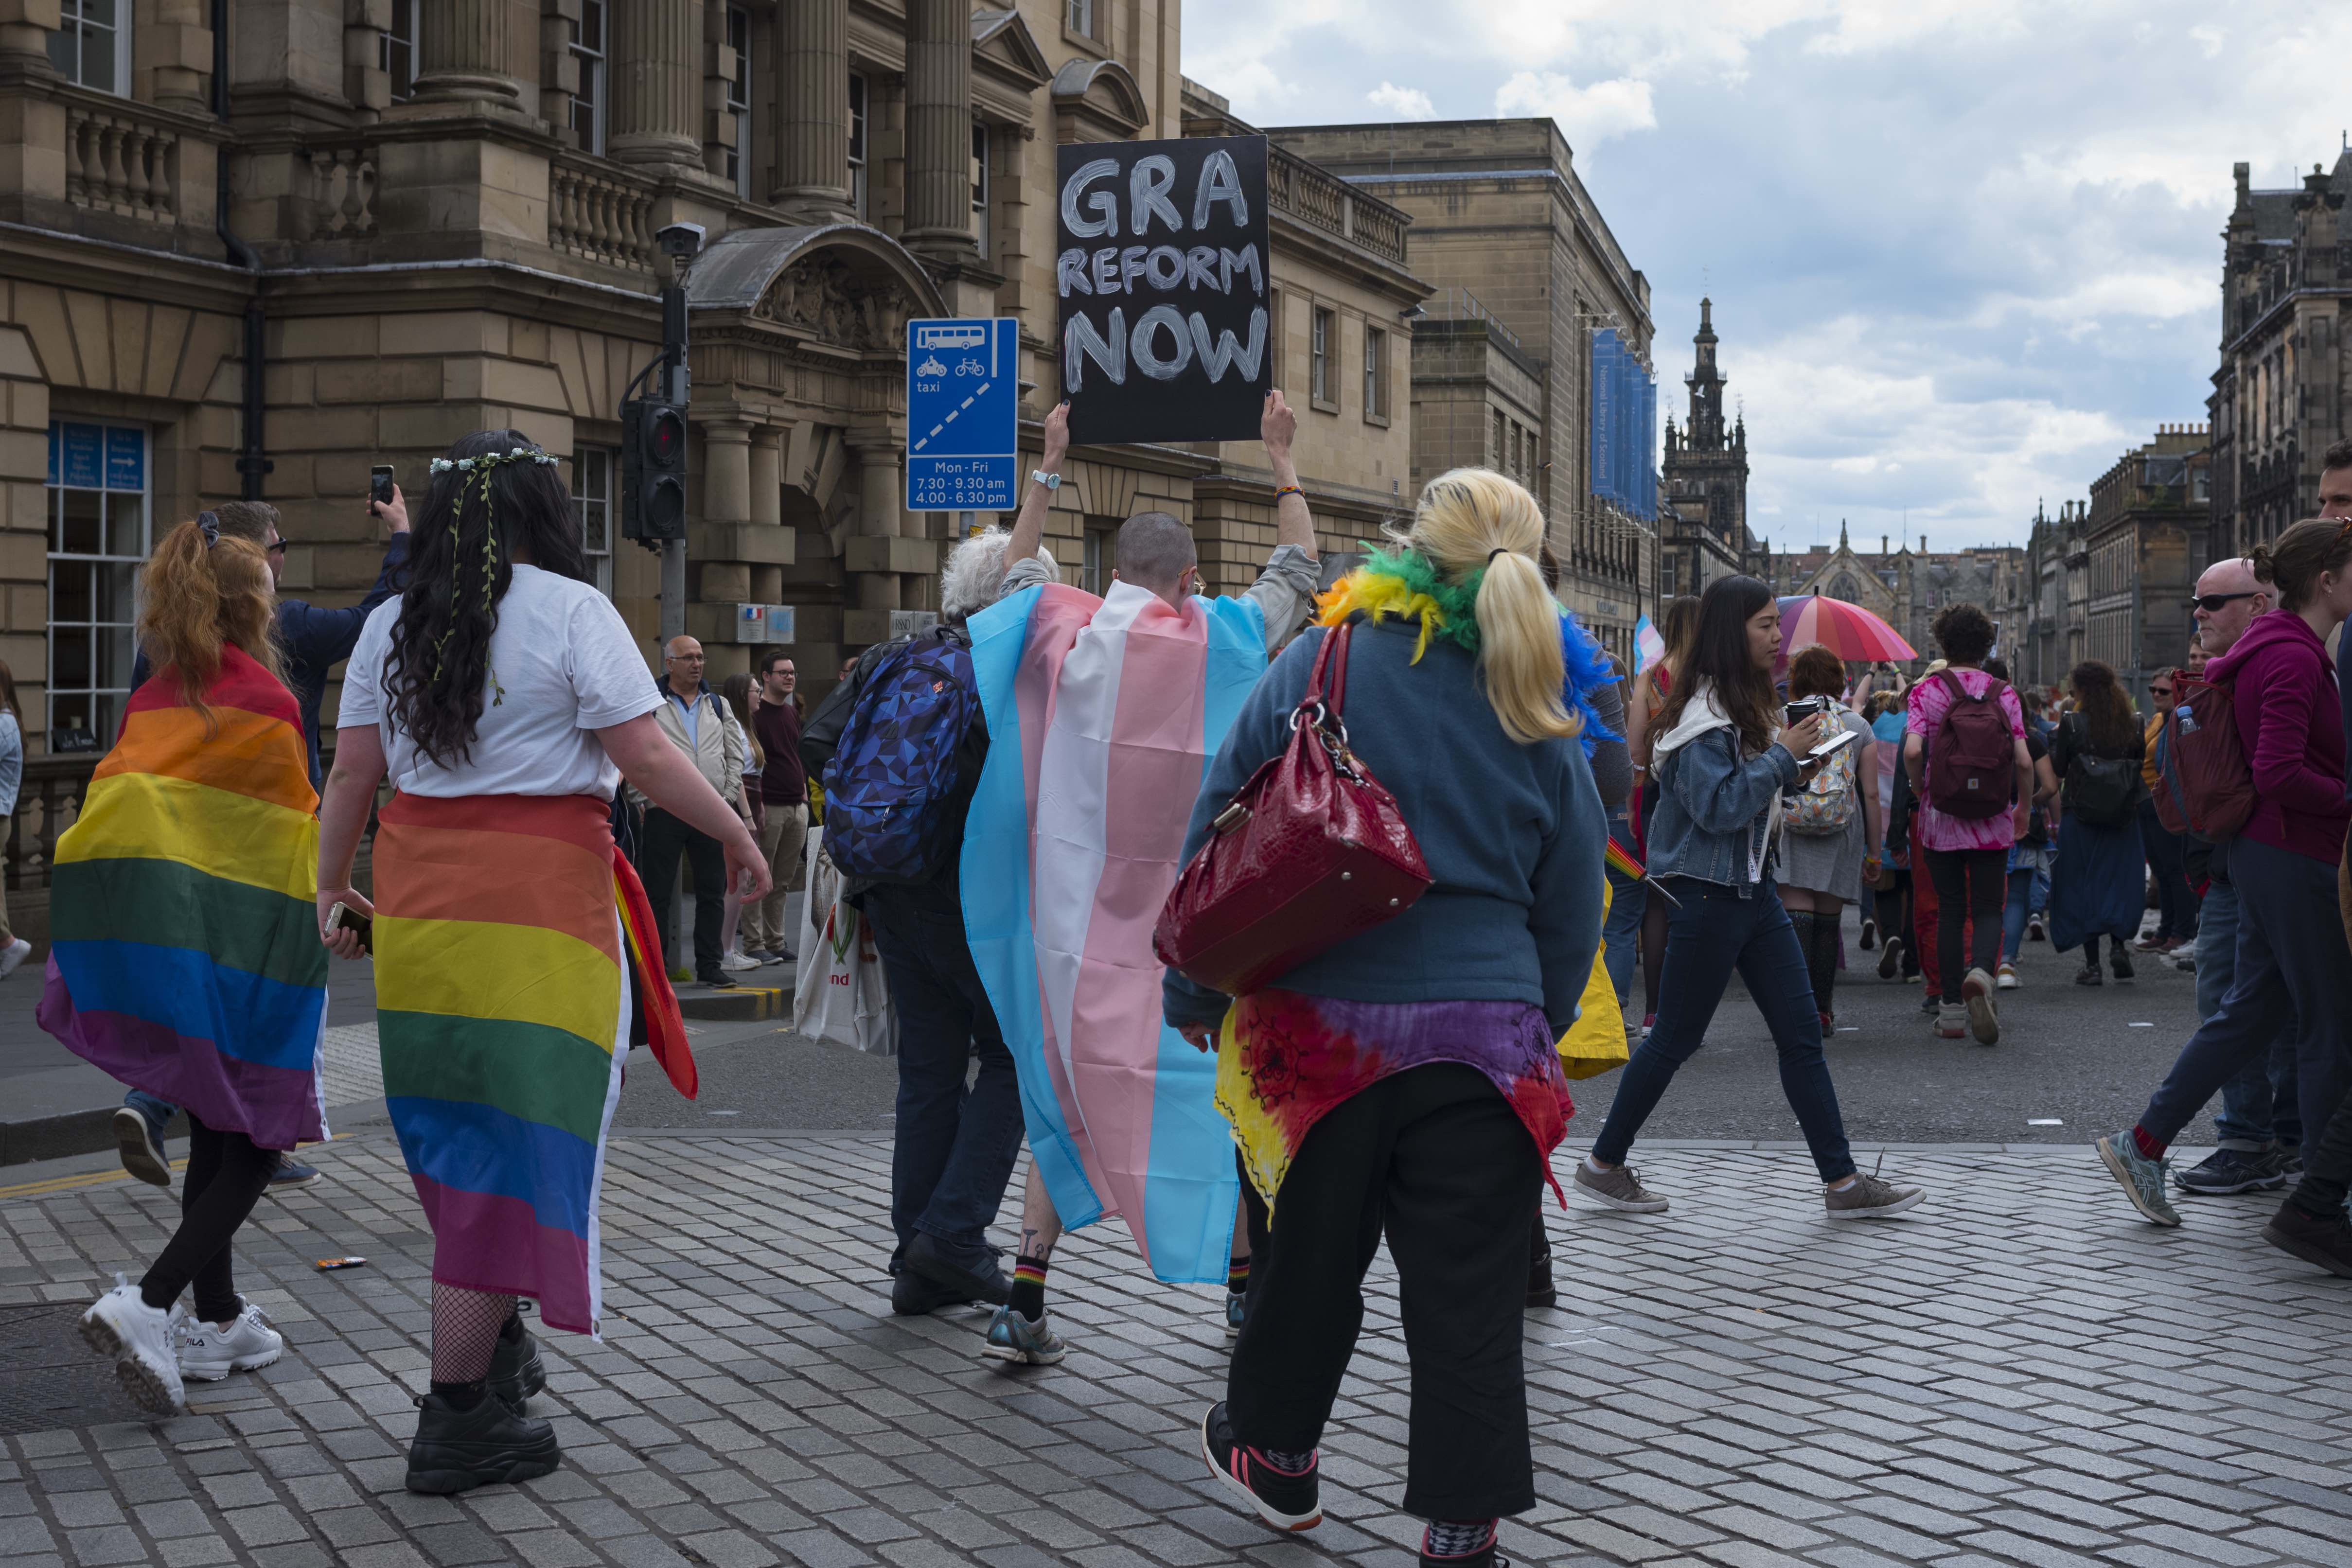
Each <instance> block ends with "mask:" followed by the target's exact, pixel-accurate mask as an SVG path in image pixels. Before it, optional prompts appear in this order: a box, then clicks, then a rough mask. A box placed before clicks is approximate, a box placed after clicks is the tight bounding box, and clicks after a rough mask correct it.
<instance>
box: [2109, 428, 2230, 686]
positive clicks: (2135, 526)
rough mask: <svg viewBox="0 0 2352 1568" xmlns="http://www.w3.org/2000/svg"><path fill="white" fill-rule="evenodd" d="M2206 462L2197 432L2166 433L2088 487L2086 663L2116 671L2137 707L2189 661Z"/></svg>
mask: <svg viewBox="0 0 2352 1568" xmlns="http://www.w3.org/2000/svg"><path fill="white" fill-rule="evenodd" d="M2210 462H2211V455H2210V451H2209V449H2208V446H2207V442H2206V432H2205V427H2204V426H2203V425H2201V424H2168V425H2165V426H2163V427H2162V428H2161V429H2159V430H2158V432H2157V433H2156V439H2155V440H2153V441H2151V442H2149V443H2147V444H2146V445H2144V446H2140V447H2137V448H2135V449H2134V450H2132V451H2130V452H2126V453H2125V454H2124V455H2123V456H2122V457H2120V458H2118V459H2117V460H2116V465H2115V466H2114V467H2112V468H2110V469H2108V470H2107V471H2106V472H2105V474H2103V475H2101V476H2099V477H2098V478H2096V479H2095V480H2093V481H2092V482H2091V505H2090V507H2089V510H2088V511H2087V512H2086V513H2085V514H2084V516H2083V517H2082V518H2081V519H2080V521H2081V527H2082V538H2083V546H2084V566H2085V569H2086V574H2087V580H2086V581H2085V582H2084V657H2088V658H2093V659H2097V660H2100V661H2102V662H2103V663H2105V664H2109V665H2112V666H2113V667H2114V669H2115V672H2116V675H2117V676H2118V677H2119V678H2120V679H2121V680H2122V681H2123V683H2124V685H2125V687H2126V689H2127V690H2129V691H2130V692H2131V693H2132V694H2133V695H2134V696H2135V697H2140V698H2144V697H2146V696H2147V683H2148V680H2149V679H2150V677H2152V676H2153V675H2155V674H2157V673H2158V671H2161V670H2169V669H2171V668H2173V667H2174V666H2175V665H2177V664H2181V663H2182V662H2183V661H2185V660H2186V659H2187V658H2188V657H2189V636H2190V634H2191V633H2192V632H2195V631H2196V629H2197V625H2196V622H2195V621H2194V620H2193V619H2192V618H2191V615H2190V605H2189V593H2190V591H2192V590H2193V589H2194V587H2195V585H2196V582H2197V577H2198V574H2199V573H2200V572H2201V571H2203V570H2205V566H2206V563H2207V560H2208V559H2209V558H2208V557H2207V555H2206V553H2205V551H2206V528H2207V524H2208V520H2209V517H2210V501H2211V496H2210Z"/></svg>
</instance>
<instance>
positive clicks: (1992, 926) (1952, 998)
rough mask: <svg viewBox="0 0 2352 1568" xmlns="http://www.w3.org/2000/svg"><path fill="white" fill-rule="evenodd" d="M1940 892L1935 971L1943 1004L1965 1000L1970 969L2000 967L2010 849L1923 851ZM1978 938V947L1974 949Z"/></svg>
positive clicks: (1991, 969) (1929, 872)
mask: <svg viewBox="0 0 2352 1568" xmlns="http://www.w3.org/2000/svg"><path fill="white" fill-rule="evenodd" d="M1921 853H1923V854H1924V855H1925V856H1926V857H1927V878H1928V881H1929V882H1930V883H1933V884H1934V886H1935V889H1936V905H1937V924H1936V967H1937V968H1938V969H1939V970H1941V971H1942V973H1941V975H1940V976H1939V978H1940V979H1941V980H1942V981H1943V982H1944V998H1943V999H1944V1000H1946V1001H1948V1002H1957V1001H1958V1000H1959V999H1960V987H1961V986H1962V985H1963V984H1964V983H1966V981H1967V980H1968V977H1969V970H1970V969H1982V970H1983V971H1984V972H1985V973H1986V974H1988V975H1990V974H1991V973H1992V972H1993V971H1994V970H1995V969H1996V968H1998V967H2000V917H2001V911H2002V909H2003V907H2004V906H2005V905H2006V904H2008V903H2009V852H2008V851H2007V850H1923V851H1922V852H1921ZM1970 936H1974V938H1975V946H1973V947H1971V946H1969V938H1970Z"/></svg>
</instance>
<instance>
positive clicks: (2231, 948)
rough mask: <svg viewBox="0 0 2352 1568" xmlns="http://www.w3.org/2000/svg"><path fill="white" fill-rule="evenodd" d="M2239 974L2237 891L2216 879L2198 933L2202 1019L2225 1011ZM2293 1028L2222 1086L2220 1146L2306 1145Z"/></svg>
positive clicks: (2245, 1150) (2246, 1150)
mask: <svg viewBox="0 0 2352 1568" xmlns="http://www.w3.org/2000/svg"><path fill="white" fill-rule="evenodd" d="M2237 972H2238V890H2237V888H2236V887H2234V886H2232V885H2231V883H2229V882H2228V881H2227V880H2225V879H2224V878H2221V877H2218V876H2217V877H2215V878H2214V879H2213V880H2212V882H2211V883H2210V884H2208V886H2207V887H2206V889H2205V908H2204V911H2203V914H2202V915H2201V916H2200V924H2199V925H2198V927H2197V1016H2198V1017H2199V1018H2200V1019H2210V1018H2211V1017H2212V1016H2213V1015H2214V1014H2215V1013H2218V1012H2220V1011H2221V998H2224V997H2226V996H2228V995H2229V994H2230V981H2231V979H2232V978H2233V977H2235V976H2236V975H2237ZM2294 1032H2295V1031H2294V1022H2293V1020H2292V1019H2290V1020H2289V1022H2288V1024H2287V1027H2286V1028H2284V1029H2283V1030H2279V1031H2278V1033H2277V1034H2276V1035H2275V1036H2274V1037H2273V1039H2272V1040H2271V1048H2270V1051H2269V1052H2268V1054H2267V1056H2266V1057H2264V1058H2258V1059H2256V1060H2255V1061H2249V1062H2247V1063H2246V1065H2245V1066H2244V1067H2243V1068H2242V1069H2241V1070H2240V1071H2239V1072H2238V1073H2237V1074H2236V1076H2234V1077H2232V1078H2231V1080H2230V1081H2229V1082H2227V1083H2224V1084H2222V1085H2221V1113H2220V1114H2219V1115H2217V1116H2215V1117H2214V1118H2213V1130H2214V1131H2215V1132H2216V1133H2218V1134H2221V1146H2222V1147H2223V1148H2225V1149H2236V1150H2238V1151H2239V1152H2240V1153H2241V1154H2250V1155H2252V1154H2261V1153H2262V1152H2263V1151H2264V1150H2266V1149H2268V1148H2269V1147H2270V1146H2271V1145H2273V1144H2277V1145H2280V1146H2281V1147H2284V1148H2300V1147H2301V1146H2302V1145H2303V1117H2302V1116H2301V1115H2300V1114H2299V1113H2297V1111H2296V1109H2295V1103H2294V1096H2295V1087H2294Z"/></svg>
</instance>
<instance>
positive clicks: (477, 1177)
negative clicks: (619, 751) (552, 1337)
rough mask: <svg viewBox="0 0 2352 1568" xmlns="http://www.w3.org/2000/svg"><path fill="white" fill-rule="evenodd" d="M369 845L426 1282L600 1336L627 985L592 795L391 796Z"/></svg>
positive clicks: (382, 1000)
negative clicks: (601, 1233)
mask: <svg viewBox="0 0 2352 1568" xmlns="http://www.w3.org/2000/svg"><path fill="white" fill-rule="evenodd" d="M381 822H382V826H381V828H380V830H379V831H378V832H377V835H376V841H375V908H376V916H375V995H376V1016H377V1023H378V1037H379V1039H380V1040H381V1041H382V1043H383V1092H384V1102H385V1105H386V1107H387V1108H388V1109H389V1110H390V1111H391V1113H392V1124H393V1129H394V1132H396V1133H397V1134H399V1136H400V1149H401V1153H402V1155H404V1157H405V1158H406V1159H407V1162H408V1174H409V1177H410V1179H411V1180H413V1181H414V1182H415V1184H416V1197H417V1201H418V1202H419V1203H421V1204H422V1205H424V1207H425V1215H426V1217H427V1218H429V1219H430V1220H431V1222H432V1226H433V1237H434V1248H433V1278H434V1279H435V1280H436V1281H438V1282H440V1283H442V1284H445V1285H456V1286H459V1287H461V1288H463V1289H466V1290H473V1291H488V1292H490V1293H491V1294H494V1295H516V1296H528V1297H530V1298H531V1299H532V1300H534V1301H537V1302H538V1303H539V1312H540V1316H541V1319H542V1320H543V1321H545V1322H547V1323H549V1324H551V1326H553V1327H556V1328H560V1329H570V1330H572V1331H573V1332H575V1333H591V1334H593V1333H596V1332H597V1325H598V1320H599V1318H600V1317H601V1316H602V1315H603V1290H602V1287H601V1284H600V1282H599V1280H598V1274H599V1250H600V1245H599V1240H598V1232H597V1201H598V1191H599V1189H600V1187H601V1186H602V1185H603V1181H604V1130H605V1128H606V1127H607V1126H608V1125H609V1124H610V1123H611V1121H612V1118H613V1106H614V1103H615V1102H616V1101H617V1100H618V1099H619V1097H620V1092H621V1072H622V1069H623V1067H624V1066H625V1063H626V1061H627V1059H628V1054H629V1046H628V1039H629V1037H628V1020H629V985H628V979H627V972H626V960H627V958H628V957H629V956H630V955H629V953H628V951H627V948H626V947H625V939H624V936H623V927H622V920H621V914H620V910H621V904H622V896H623V895H622V894H621V892H620V890H619V889H618V888H617V887H616V874H617V873H616V871H615V867H614V852H613V834H612V828H611V825H610V821H609V818H608V808H607V806H606V803H605V802H604V801H602V800H596V799H595V798H593V796H586V795H556V796H532V795H473V796H463V797H458V798H455V799H440V798H435V797H428V796H422V795H407V794H401V795H395V796H394V797H393V800H392V802H391V804H389V805H387V806H386V807H384V809H383V813H382V816H381Z"/></svg>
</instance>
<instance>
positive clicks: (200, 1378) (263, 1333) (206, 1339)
mask: <svg viewBox="0 0 2352 1568" xmlns="http://www.w3.org/2000/svg"><path fill="white" fill-rule="evenodd" d="M244 1305H245V1310H244V1311H243V1312H239V1313H237V1315H236V1322H233V1323H231V1324H229V1325H228V1327H227V1328H226V1329H224V1328H222V1327H221V1326H220V1325H219V1324H218V1323H208V1322H205V1321H204V1320H203V1319H201V1318H194V1317H192V1318H189V1319H188V1320H187V1321H186V1322H184V1324H183V1325H182V1327H181V1329H180V1375H181V1376H182V1377H193V1378H194V1379H195V1380H196V1381H197V1382H198V1383H217V1382H219V1381H220V1380H221V1379H222V1378H224V1377H226V1376H227V1375H229V1374H230V1373H232V1372H257V1371H258V1370H260V1369H261V1368H262V1367H265V1366H268V1364H270V1363H271V1362H274V1361H276V1360H277V1359H278V1357H279V1356H281V1355H284V1354H286V1340H285V1338H284V1336H282V1335H281V1334H279V1333H278V1331H277V1330H276V1329H274V1328H271V1327H270V1326H269V1320H268V1318H267V1317H264V1316H263V1315H262V1312H261V1309H260V1308H259V1307H257V1306H255V1305H254V1304H253V1303H252V1302H251V1301H246V1302H245V1303H244Z"/></svg>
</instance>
